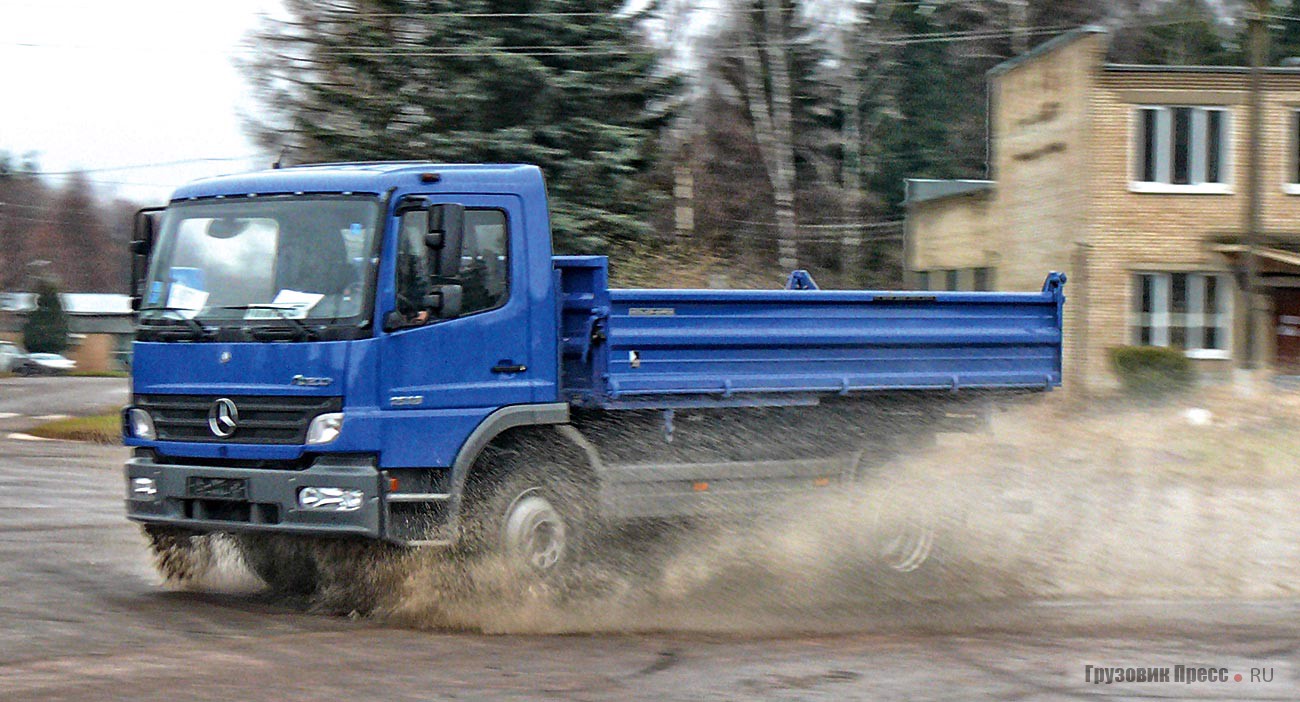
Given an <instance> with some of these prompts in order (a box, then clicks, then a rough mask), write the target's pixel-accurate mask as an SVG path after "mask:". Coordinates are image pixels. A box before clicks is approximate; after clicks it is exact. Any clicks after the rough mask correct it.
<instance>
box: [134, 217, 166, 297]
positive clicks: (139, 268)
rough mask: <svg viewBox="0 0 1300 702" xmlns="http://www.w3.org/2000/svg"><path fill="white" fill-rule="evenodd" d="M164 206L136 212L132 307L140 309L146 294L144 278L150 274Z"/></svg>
mask: <svg viewBox="0 0 1300 702" xmlns="http://www.w3.org/2000/svg"><path fill="white" fill-rule="evenodd" d="M161 214H162V208H160V207H153V208H149V209H144V210H140V211H139V212H136V213H135V226H134V229H133V232H132V234H131V291H130V292H131V309H132V310H138V309H140V301H141V297H142V296H143V294H144V279H145V277H146V276H148V275H149V254H151V253H153V245H154V234H155V232H156V229H157V218H158V217H159V216H161Z"/></svg>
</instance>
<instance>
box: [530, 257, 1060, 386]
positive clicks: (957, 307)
mask: <svg viewBox="0 0 1300 702" xmlns="http://www.w3.org/2000/svg"><path fill="white" fill-rule="evenodd" d="M605 265H606V264H605V259H604V258H603V257H598V256H581V257H556V266H557V268H558V269H559V271H560V278H561V290H562V297H561V305H562V309H561V335H562V337H563V344H564V347H563V348H564V354H563V355H564V360H563V383H564V388H565V393H564V394H565V397H566V398H567V399H569V401H571V402H574V403H575V404H578V405H589V406H603V407H608V406H617V405H620V404H623V405H626V404H627V403H629V402H631V401H637V400H640V401H645V400H649V399H652V398H662V399H663V400H664V406H672V404H673V400H674V399H676V400H682V399H685V398H688V397H696V398H699V397H700V396H710V397H712V398H730V397H736V396H743V395H749V394H763V395H776V396H777V397H773V398H772V399H773V400H777V399H778V398H779V396H781V395H787V394H809V393H812V394H827V393H853V392H865V391H882V390H925V389H949V390H966V389H991V388H1031V389H1043V390H1046V389H1050V388H1051V387H1054V386H1057V385H1060V383H1061V319H1062V317H1061V310H1062V304H1063V302H1064V300H1065V298H1064V294H1063V292H1062V287H1063V285H1064V282H1065V278H1064V276H1062V275H1059V274H1052V275H1050V276H1049V277H1048V279H1047V282H1046V283H1045V284H1044V286H1043V290H1042V292H1037V293H946V292H938V293H923V292H922V293H917V292H878V291H819V290H773V291H760V290H609V289H608V288H607V284H608V274H607V271H606V268H605Z"/></svg>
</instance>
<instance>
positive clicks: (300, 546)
mask: <svg viewBox="0 0 1300 702" xmlns="http://www.w3.org/2000/svg"><path fill="white" fill-rule="evenodd" d="M235 544H236V546H237V547H238V548H239V553H240V555H241V556H242V557H243V560H244V565H246V566H248V569H249V570H251V571H253V574H254V575H256V576H257V577H259V578H261V579H262V582H264V583H266V586H267V589H269V590H270V591H271V592H273V593H275V594H277V595H294V596H306V595H310V594H312V593H314V592H315V591H316V586H317V582H318V580H319V572H318V569H317V565H316V558H315V556H314V555H313V554H312V545H311V543H310V542H309V541H308V540H307V539H302V538H298V539H294V538H289V537H284V536H278V535H271V534H240V535H239V536H238V537H236V539H235Z"/></svg>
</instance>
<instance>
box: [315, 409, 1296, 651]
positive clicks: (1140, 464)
mask: <svg viewBox="0 0 1300 702" xmlns="http://www.w3.org/2000/svg"><path fill="white" fill-rule="evenodd" d="M1297 420H1300V398H1297V397H1296V396H1295V395H1287V394H1280V393H1279V394H1277V395H1276V396H1271V397H1267V398H1261V397H1254V398H1251V400H1250V401H1249V402H1248V403H1247V402H1244V401H1240V400H1238V399H1236V398H1234V397H1233V396H1232V395H1231V394H1230V393H1226V392H1225V393H1220V394H1215V393H1212V392H1211V393H1207V394H1203V395H1201V396H1197V397H1195V398H1194V399H1186V400H1182V401H1180V402H1178V403H1173V404H1165V405H1160V406H1141V405H1137V406H1127V407H1116V406H1111V407H1107V408H1105V409H1098V408H1089V409H1080V408H1078V407H1071V406H1069V405H1067V404H1064V403H1061V402H1059V401H1058V402H1054V403H1040V404H1036V405H1030V406H1024V407H1019V408H1016V409H1014V410H1012V411H1008V412H1005V413H1003V414H1000V415H998V416H997V417H996V418H995V419H994V422H993V426H992V428H991V430H990V431H988V432H985V433H980V434H969V435H954V436H945V437H941V439H940V441H939V442H938V444H937V445H936V446H933V447H930V448H927V449H924V450H922V451H919V452H916V453H914V454H912V455H911V456H909V457H906V458H903V459H900V460H899V461H897V462H895V463H894V464H892V465H890V466H887V467H886V468H885V469H884V470H882V472H881V475H880V476H879V478H878V479H877V480H875V481H872V482H870V483H867V484H864V485H859V486H853V487H851V488H848V487H844V486H828V487H827V488H823V489H822V492H821V493H819V494H817V495H815V496H810V497H805V498H802V499H798V500H792V501H790V502H787V503H785V504H781V505H771V506H770V507H769V508H768V509H767V510H766V511H765V512H764V513H763V514H758V515H746V518H745V519H743V520H739V519H737V520H726V521H718V522H714V523H711V524H708V525H696V526H694V527H692V528H690V529H688V530H683V531H680V532H667V533H665V532H659V533H656V534H655V535H653V536H652V537H649V538H642V535H637V534H631V535H627V536H628V537H637V538H619V539H611V540H610V542H609V543H608V544H607V547H606V548H604V549H602V552H601V553H599V554H597V556H596V557H594V558H593V559H592V560H591V561H590V562H588V563H586V564H584V565H583V566H581V567H580V568H578V570H577V572H576V573H575V574H574V575H573V577H572V578H570V579H569V580H568V581H566V582H562V583H555V584H536V583H533V584H526V583H527V581H524V580H521V579H519V578H517V577H514V576H513V575H512V573H511V572H510V571H509V569H507V568H506V567H504V566H503V565H502V564H501V563H496V562H492V561H483V560H472V559H468V558H466V557H461V556H458V555H456V554H445V553H423V552H414V553H406V554H405V555H397V554H396V553H392V552H390V553H387V554H385V555H383V556H380V557H375V556H365V555H358V554H357V553H352V552H344V551H346V549H344V550H341V551H340V550H337V549H336V551H335V552H326V551H322V552H320V553H318V557H319V558H321V559H324V563H325V568H324V570H326V571H329V572H330V573H331V577H330V578H329V579H327V581H325V582H323V583H322V586H321V587H320V588H319V589H318V591H317V593H316V594H315V595H314V596H313V600H312V606H314V607H316V608H317V609H321V610H325V611H335V612H347V611H358V610H364V611H369V612H370V616H373V617H375V618H377V619H381V620H386V621H391V622H395V623H399V624H401V625H407V626H416V627H427V628H436V629H458V630H474V631H485V632H494V633H508V632H509V633H515V632H528V633H559V632H590V631H636V630H687V631H717V632H754V631H768V632H776V631H810V630H817V631H826V630H853V629H858V628H862V627H869V626H873V625H876V624H880V623H882V622H891V621H900V620H901V621H904V622H907V623H911V624H918V623H919V624H921V625H925V624H926V623H942V622H947V623H950V624H951V623H952V621H953V620H954V619H956V618H960V612H961V611H963V609H966V610H969V609H970V608H978V607H980V606H982V605H981V603H989V602H1006V601H1008V600H1012V601H1019V600H1024V599H1032V600H1043V599H1059V598H1136V597H1172V598H1179V597H1190V598H1203V597H1240V598H1254V599H1258V598H1273V597H1290V596H1294V594H1295V592H1296V590H1297V589H1300V510H1297V509H1296V505H1297V504H1300V471H1297V467H1300V458H1298V457H1300V432H1296V431H1295V427H1296V426H1297ZM917 523H921V524H924V525H926V526H928V527H931V528H933V529H934V534H935V546H934V549H933V551H932V552H931V553H930V556H929V558H928V560H927V561H926V563H925V564H924V565H923V567H921V568H919V569H917V570H915V571H912V572H907V573H903V572H897V571H896V570H894V569H891V568H889V567H887V566H886V565H885V564H884V563H882V561H881V551H882V544H883V542H884V541H885V540H887V539H888V538H889V535H890V534H893V533H895V532H896V531H897V530H898V529H897V527H899V526H900V525H905V524H910V525H915V524H917ZM320 548H325V547H320ZM331 564H332V565H331Z"/></svg>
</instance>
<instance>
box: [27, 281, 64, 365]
mask: <svg viewBox="0 0 1300 702" xmlns="http://www.w3.org/2000/svg"><path fill="white" fill-rule="evenodd" d="M23 346H26V347H27V350H28V351H29V352H31V353H62V352H63V351H64V349H66V348H68V315H67V314H66V313H64V311H63V304H62V303H60V302H59V289H58V288H57V287H55V285H54V283H52V282H50V281H47V280H42V281H40V282H39V283H37V284H36V309H34V310H32V311H31V312H30V313H29V314H28V315H27V322H26V323H25V324H23Z"/></svg>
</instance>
